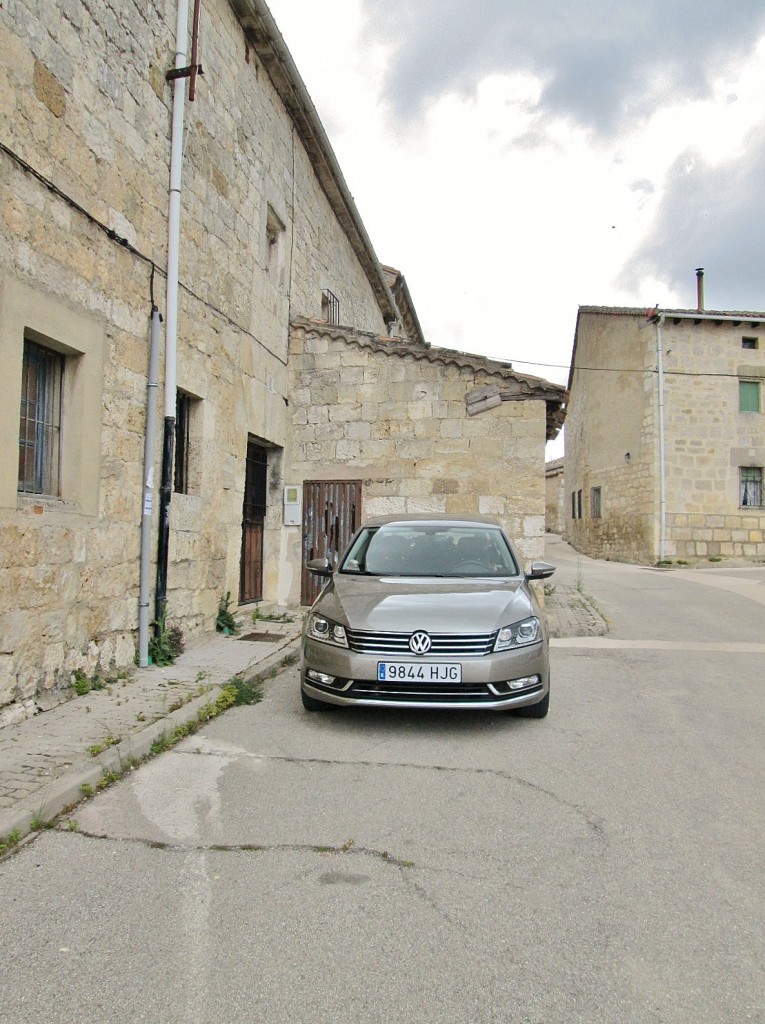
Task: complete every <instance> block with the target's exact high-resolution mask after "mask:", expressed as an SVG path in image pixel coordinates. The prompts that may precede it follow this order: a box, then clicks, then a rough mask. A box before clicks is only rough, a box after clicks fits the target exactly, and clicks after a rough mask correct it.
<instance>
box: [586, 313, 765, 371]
mask: <svg viewBox="0 0 765 1024" xmlns="http://www.w3.org/2000/svg"><path fill="white" fill-rule="evenodd" d="M582 313H595V314H603V315H605V316H639V317H642V318H644V319H645V320H646V321H648V320H654V321H655V320H658V318H659V317H663V318H665V319H669V320H672V319H675V320H678V321H679V320H692V321H693V322H694V323H697V324H699V323H709V322H711V323H739V324H747V323H749V324H752V325H754V324H762V323H765V313H752V312H741V311H737V310H720V309H665V308H664V307H663V306H661V307H654V308H652V309H645V308H642V307H637V306H580V307H579V311H578V313H577V317H576V328H575V330H574V345H573V348H572V351H571V366H570V368H569V373H568V388H569V390H571V385H572V383H573V378H574V366H575V364H576V350H577V339H578V336H579V317H580V316H581V315H582Z"/></svg>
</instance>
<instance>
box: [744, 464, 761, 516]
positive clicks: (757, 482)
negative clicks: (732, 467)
mask: <svg viewBox="0 0 765 1024" xmlns="http://www.w3.org/2000/svg"><path fill="white" fill-rule="evenodd" d="M739 474H740V475H739V505H740V506H741V507H742V508H762V466H742V467H741V469H740V470H739Z"/></svg>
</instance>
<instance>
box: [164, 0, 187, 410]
mask: <svg viewBox="0 0 765 1024" xmlns="http://www.w3.org/2000/svg"><path fill="white" fill-rule="evenodd" d="M188 34H189V0H178V21H177V25H176V33H175V40H176V41H175V47H176V51H175V66H176V68H185V67H186V66H187V56H186V46H187V41H188ZM185 103H186V79H185V78H176V79H175V80H174V82H173V127H172V137H171V142H170V196H169V199H170V203H169V209H168V219H167V302H166V308H165V416H170V417H172V418H173V419H174V418H175V391H176V372H175V367H176V339H177V335H178V252H179V248H180V231H181V171H182V168H183V114H184V107H185Z"/></svg>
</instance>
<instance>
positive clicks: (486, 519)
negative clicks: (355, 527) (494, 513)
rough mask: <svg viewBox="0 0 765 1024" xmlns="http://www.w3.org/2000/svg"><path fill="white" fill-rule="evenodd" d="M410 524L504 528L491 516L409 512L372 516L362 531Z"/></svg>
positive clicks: (366, 521)
mask: <svg viewBox="0 0 765 1024" xmlns="http://www.w3.org/2000/svg"><path fill="white" fill-rule="evenodd" d="M409 523H433V524H436V523H437V524H440V525H442V524H444V523H450V524H451V525H453V526H490V527H494V528H495V529H501V528H502V527H501V525H500V523H499V522H498V520H496V519H492V518H491V517H490V516H464V515H449V514H448V513H445V512H408V513H406V514H403V513H402V514H401V515H388V516H370V518H369V519H365V520H364V522H363V523H362V524H361V529H364V528H365V527H369V526H391V525H394V524H395V525H401V526H406V525H407V524H409Z"/></svg>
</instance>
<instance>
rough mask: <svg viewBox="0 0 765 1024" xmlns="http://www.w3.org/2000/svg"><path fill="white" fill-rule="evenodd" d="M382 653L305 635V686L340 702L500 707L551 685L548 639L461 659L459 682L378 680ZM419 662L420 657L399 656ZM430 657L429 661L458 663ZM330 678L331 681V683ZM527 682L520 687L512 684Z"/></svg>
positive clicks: (533, 699) (536, 696)
mask: <svg viewBox="0 0 765 1024" xmlns="http://www.w3.org/2000/svg"><path fill="white" fill-rule="evenodd" d="M384 660H386V659H385V657H384V656H382V655H369V654H354V653H352V652H351V651H348V650H346V649H344V648H339V647H333V646H331V645H329V644H323V643H320V642H318V641H315V640H311V639H308V638H306V639H304V641H303V653H302V664H301V685H302V687H303V690H304V691H305V693H306V694H308V696H310V697H313V698H314V700H320V701H324V702H326V703H328V704H336V705H339V706H351V705H359V706H363V707H405V708H436V709H446V708H452V709H457V710H485V711H492V710H496V711H502V710H507V709H510V708H517V707H524V706H526V705H530V704H536V703H538V702H539V701H540V700H542V699H543V698H544V696H545V694H546V693H547V691H548V687H549V665H548V653H547V643H546V642H545V641H540V642H539V643H536V644H530V645H529V646H528V647H522V648H519V649H516V650H513V651H501V652H499V653H496V654H488V655H485V656H483V657H475V658H462V659H459V661H460V664H461V666H462V681H461V682H459V683H444V682H439V683H423V682H410V681H396V682H379V681H378V680H377V663H378V662H379V661H384ZM397 660H401V661H405V662H407V663H411V664H412V665H417V664H418V662H419V663H421V662H422V659H417V658H416V657H409V658H401V659H397ZM454 661H455V659H454V658H429V659H428V662H429V663H439V662H442V663H447V662H454ZM330 679H331V681H330ZM520 680H523V681H524V682H523V685H522V687H521V688H519V689H512V688H511V687H512V684H513V683H516V684H518V681H520Z"/></svg>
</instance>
